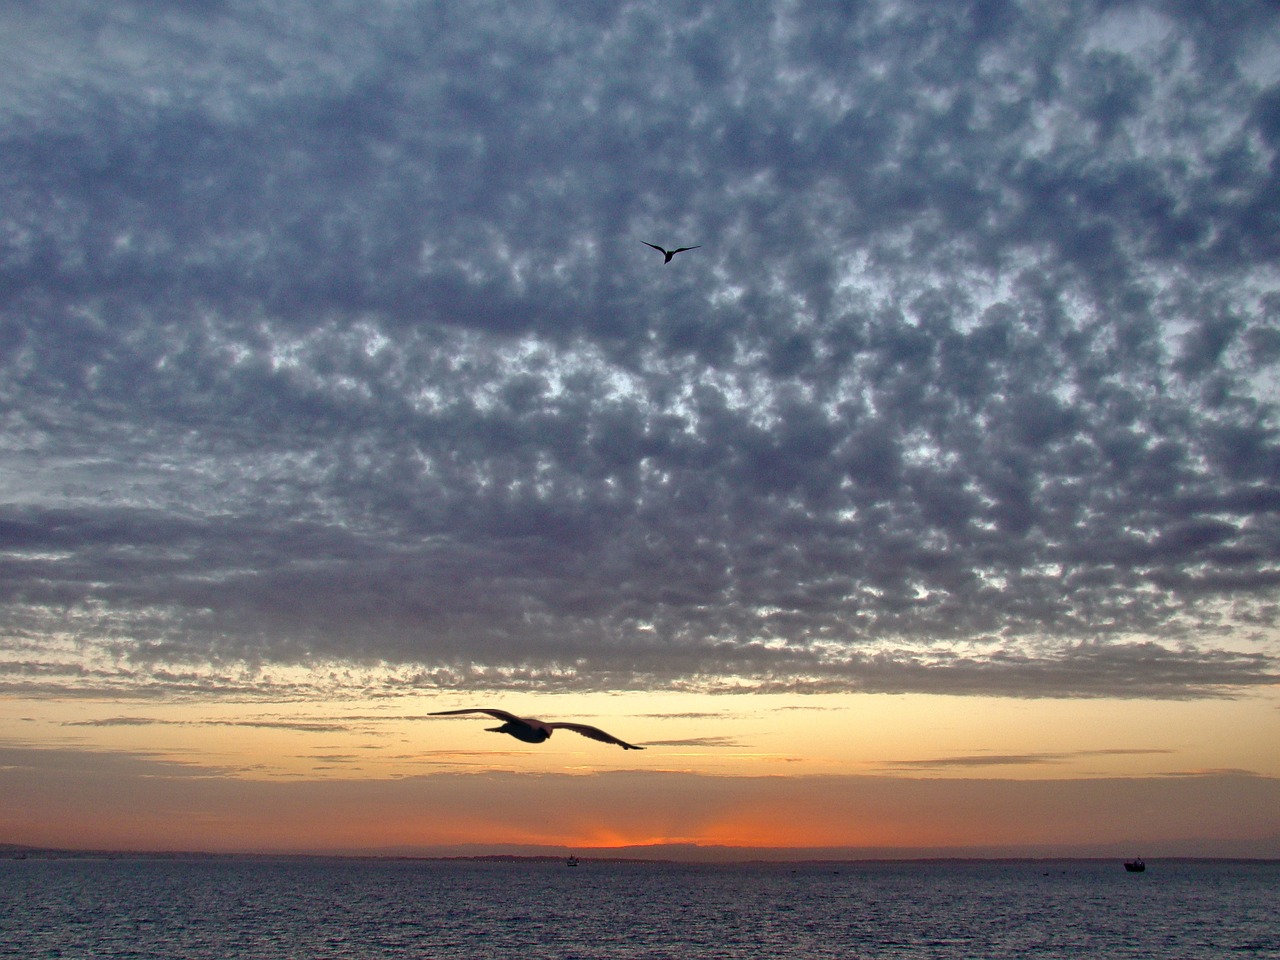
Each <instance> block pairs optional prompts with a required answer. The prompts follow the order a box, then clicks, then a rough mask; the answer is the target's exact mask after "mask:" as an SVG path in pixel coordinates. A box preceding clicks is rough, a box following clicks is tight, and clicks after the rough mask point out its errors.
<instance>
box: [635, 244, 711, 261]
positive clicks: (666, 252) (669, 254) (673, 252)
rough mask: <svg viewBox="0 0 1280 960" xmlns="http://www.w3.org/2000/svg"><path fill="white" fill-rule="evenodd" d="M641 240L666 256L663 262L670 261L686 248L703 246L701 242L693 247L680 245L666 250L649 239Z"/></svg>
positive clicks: (691, 248)
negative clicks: (674, 248)
mask: <svg viewBox="0 0 1280 960" xmlns="http://www.w3.org/2000/svg"><path fill="white" fill-rule="evenodd" d="M640 242H641V243H643V244H644V245H645V246H646V247H653V249H655V250H657V251H658V252H659V253H660V254H662V256H663V257H664V258H665V259H664V260H663V261H662V262H663V263H670V262H671V258H672V257H674V256H675V255H676V254H677V253H684V252H685V251H686V250H697V249H698V247H700V246H702V244H700V243H699V244H698V245H697V246H693V247H679V248H678V249H676V250H665V249H663V248H662V247H660V246H658V245H657V244H656V243H650V242H649V241H648V240H641V241H640Z"/></svg>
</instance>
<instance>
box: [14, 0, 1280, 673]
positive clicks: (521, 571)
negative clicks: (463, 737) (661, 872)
mask: <svg viewBox="0 0 1280 960" xmlns="http://www.w3.org/2000/svg"><path fill="white" fill-rule="evenodd" d="M0 28H3V29H4V30H5V33H6V35H8V36H10V37H13V38H15V42H14V43H12V44H11V45H10V46H11V47H12V48H13V49H12V50H11V51H10V52H7V53H6V54H5V55H4V59H3V60H0V93H3V96H2V97H0V103H3V104H4V106H3V107H0V110H2V111H3V123H2V124H0V138H2V139H3V149H4V155H5V157H6V163H5V164H4V166H3V169H0V418H2V422H3V431H2V432H0V437H2V439H0V597H2V598H3V600H4V604H3V610H4V612H3V614H0V637H3V640H2V641H0V642H2V643H3V648H4V650H5V653H4V656H3V658H0V672H3V674H4V678H3V679H4V682H5V683H6V684H16V685H19V686H20V685H23V684H31V685H50V684H52V685H54V686H56V685H58V684H59V683H65V684H73V683H74V682H76V681H75V678H74V675H73V673H74V671H75V670H80V671H85V672H87V673H89V674H92V673H93V672H94V671H115V672H114V673H113V674H112V678H113V679H112V678H108V679H110V680H111V682H113V683H114V682H117V681H118V682H120V683H122V684H125V685H132V686H135V687H137V688H138V689H143V688H147V687H148V685H154V686H153V687H152V689H155V690H162V689H171V688H172V685H173V684H174V683H175V681H174V680H173V679H172V678H173V677H175V676H179V675H182V674H184V671H189V672H190V676H189V677H188V678H187V679H186V680H184V681H182V682H188V681H189V682H190V684H191V685H192V686H193V688H194V689H199V688H200V685H201V682H202V681H201V677H207V678H208V684H209V688H210V689H226V688H227V687H228V686H229V685H233V684H239V683H240V682H241V681H244V682H246V683H247V682H253V681H252V678H251V677H250V674H252V673H253V671H255V670H260V669H262V668H264V666H269V665H272V664H278V665H289V664H303V665H306V664H319V663H326V664H330V663H333V662H338V663H342V662H346V663H349V664H351V665H353V667H365V668H373V667H378V666H380V665H381V666H386V667H387V668H388V669H390V670H393V671H395V672H396V675H397V676H398V677H399V678H400V681H398V682H405V681H404V678H406V677H411V678H413V680H414V682H417V683H424V684H428V685H431V684H437V685H454V684H457V685H484V684H493V685H499V686H501V685H512V684H514V685H521V684H527V685H529V686H531V687H535V688H546V687H564V686H570V687H582V688H592V689H601V688H636V687H644V686H666V687H678V688H697V689H707V688H713V689H718V688H723V687H726V686H733V685H735V684H739V683H742V684H745V685H747V686H760V687H768V688H774V687H777V686H781V687H785V688H789V689H813V688H818V687H821V688H839V689H886V690H911V689H924V690H937V691H946V690H952V691H955V692H995V693H1001V694H1009V695H1068V696H1080V695H1083V696H1097V695H1115V694H1120V695H1134V696H1206V695H1214V694H1217V693H1224V692H1227V693H1229V692H1232V691H1237V690H1240V689H1242V688H1247V687H1249V686H1251V685H1257V684H1269V683H1274V682H1275V678H1276V673H1277V671H1276V661H1275V658H1276V657H1277V655H1280V648H1277V646H1276V642H1275V639H1274V637H1275V634H1274V627H1275V623H1276V618H1277V600H1276V598H1277V587H1278V586H1280V562H1278V561H1280V485H1278V484H1277V482H1276V478H1277V477H1280V442H1278V440H1277V418H1276V407H1275V403H1276V400H1277V391H1276V367H1277V363H1280V284H1277V282H1276V267H1277V261H1278V259H1280V247H1278V246H1277V240H1276V237H1278V236H1280V230H1278V229H1277V226H1278V225H1280V224H1277V211H1280V203H1277V198H1278V197H1280V190H1278V184H1280V179H1278V177H1280V174H1278V173H1277V166H1276V164H1277V161H1276V156H1277V149H1280V71H1277V70H1276V68H1275V64H1276V63H1277V62H1280V14H1277V12H1276V10H1275V7H1274V5H1272V4H1267V3H1262V2H1254V3H1249V2H1241V3H1233V4H1230V5H1226V6H1223V7H1220V8H1216V12H1214V13H1213V14H1212V15H1209V14H1207V13H1206V12H1205V7H1204V6H1203V5H1199V4H1184V3H1178V2H1173V0H1169V2H1155V0H1151V2H1122V3H1101V2H1085V0H1077V2H1073V3H1067V4H1057V5H1053V6H1052V7H1047V6H1045V5H1041V4H1029V3H1018V2H1013V0H1009V2H974V3H969V4H951V5H949V6H948V7H947V9H945V10H942V9H939V8H938V6H937V5H936V4H929V3H923V2H914V0H904V2H889V0H883V2H871V3H866V4H862V5H860V6H858V7H857V8H856V9H854V10H849V11H844V10H841V11H836V10H834V9H832V8H830V7H829V6H828V5H825V4H816V3H815V4H809V3H800V4H795V5H791V6H789V7H787V8H786V9H785V10H783V9H781V8H776V9H775V8H770V7H760V8H751V9H747V8H744V7H743V6H742V5H739V4H732V3H689V4H681V3H674V4H673V3H663V4H656V3H650V2H639V0H637V2H630V3H622V4H615V5H608V7H607V8H600V7H597V6H596V5H589V4H576V3H570V2H550V0H548V2H542V3H531V4H526V5H522V6H521V8H520V9H519V10H518V11H516V10H514V9H512V8H509V7H508V6H507V5H504V4H491V3H483V2H472V3H464V4H456V3H450V4H441V3H429V2H421V3H410V4H391V3H361V4H344V3H336V4H326V5H324V6H323V7H316V6H315V5H312V4H305V3H299V2H291V0H279V2H266V0H256V2H236V0H223V2H207V3H200V4H184V5H182V6H181V7H180V8H172V7H170V6H169V5H165V4H156V3H148V2H142V0H133V2H123V3H119V4H113V5H111V6H110V7H109V8H103V7H101V5H99V4H93V3H89V2H80V0H58V2H54V3H45V4H38V5H37V4H14V5H11V6H10V7H9V8H8V9H7V10H6V11H4V12H3V13H0ZM641 241H648V242H652V243H658V244H661V245H665V246H668V247H672V246H677V245H680V246H684V245H693V244H698V245H700V249H697V250H693V251H690V252H688V253H685V254H681V255H680V256H679V257H677V258H675V260H673V261H672V262H671V263H670V264H665V265H664V264H663V263H662V258H661V256H659V255H658V254H657V253H655V252H654V251H652V250H649V249H648V248H646V247H644V246H642V244H641ZM246 678H248V679H246Z"/></svg>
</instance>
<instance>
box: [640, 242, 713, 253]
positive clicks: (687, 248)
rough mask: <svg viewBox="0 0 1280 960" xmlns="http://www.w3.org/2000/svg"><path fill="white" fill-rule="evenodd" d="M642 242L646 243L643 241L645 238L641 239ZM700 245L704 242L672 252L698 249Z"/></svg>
mask: <svg viewBox="0 0 1280 960" xmlns="http://www.w3.org/2000/svg"><path fill="white" fill-rule="evenodd" d="M640 242H641V243H644V241H643V240H641V241H640ZM700 246H702V244H700V243H699V244H697V245H695V246H692V247H681V248H680V249H679V250H672V251H671V252H672V253H684V252H685V251H686V250H697V249H698V247H700Z"/></svg>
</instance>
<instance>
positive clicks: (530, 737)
mask: <svg viewBox="0 0 1280 960" xmlns="http://www.w3.org/2000/svg"><path fill="white" fill-rule="evenodd" d="M641 242H642V243H643V242H644V241H641ZM459 713H487V714H488V715H489V716H491V717H493V718H495V719H497V720H501V721H502V722H503V723H502V726H500V727H488V728H487V729H488V731H489V732H490V733H509V734H511V736H513V737H515V738H516V739H517V740H523V741H524V742H525V743H542V742H543V741H544V740H549V739H550V738H551V732H552V731H553V730H559V729H565V730H572V731H573V732H574V733H580V734H582V735H583V736H584V737H590V738H591V739H592V740H599V741H600V742H601V743H616V744H617V745H618V746H620V747H621V748H622V749H623V750H643V749H644V747H637V746H635V745H634V744H631V743H627V742H626V741H625V740H619V739H618V738H617V737H615V736H614V735H613V734H611V733H605V732H604V731H603V730H601V729H600V728H599V727H590V726H587V725H586V724H585V723H547V722H546V721H544V720H533V719H529V718H522V717H517V716H516V715H515V714H514V713H507V711H505V710H487V709H484V708H476V709H474V710H472V709H467V710H437V711H435V712H434V713H432V714H431V716H433V717H449V716H454V715H455V714H459Z"/></svg>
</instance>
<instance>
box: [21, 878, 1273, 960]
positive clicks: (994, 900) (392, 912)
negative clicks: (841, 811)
mask: <svg viewBox="0 0 1280 960" xmlns="http://www.w3.org/2000/svg"><path fill="white" fill-rule="evenodd" d="M0 956H2V957H22V958H45V957H74V958H104V960H105V958H123V957H128V958H135V960H141V958H147V960H170V958H173V960H178V958H181V960H214V958H216V960H231V958H245V960H275V958H290V960H301V958H334V960H346V958H361V960H363V958H402V957H414V958H430V960H449V958H488V957H513V958H520V960H540V958H556V960H568V958H653V960H657V958H681V960H687V958H735V960H736V958H746V957H751V958H762V957H787V958H806V960H807V958H819V957H821V958H834V957H839V958H854V957H898V958H924V957H929V958H952V957H955V958H960V957H963V958H991V960H995V958H1002V957H1019V958H1023V957H1028V956H1034V957H1040V958H1056V957H1107V958H1113V957H1171V958H1199V957H1233V958H1245V957H1248V958H1252V957H1276V958H1280V864H1276V863H1254V862H1211V863H1210V862H1179V861H1154V862H1151V863H1149V865H1148V869H1147V872H1146V873H1143V874H1127V873H1125V872H1124V870H1123V869H1122V867H1121V864H1119V863H1117V862H1106V863H1103V862H1100V861H1061V862H1048V861H1019V862H1004V861H1001V862H912V863H843V864H803V865H786V864H747V865H716V866H707V865H682V864H668V863H663V864H654V863H618V862H607V861H599V860H590V859H588V860H583V861H582V863H581V865H580V866H577V867H567V866H566V865H565V864H564V863H563V862H558V861H557V862H530V861H516V862H476V861H397V860H346V859H333V860H330V859H316V860H310V859H303V860H293V859H281V860H269V859H243V860H236V859H218V858H203V859H202V858H190V859H172V860H156V859H133V860H131V859H113V860H107V859H92V860H90V859H83V860H74V859H62V860H45V859H36V858H32V859H26V860H7V861H0Z"/></svg>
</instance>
